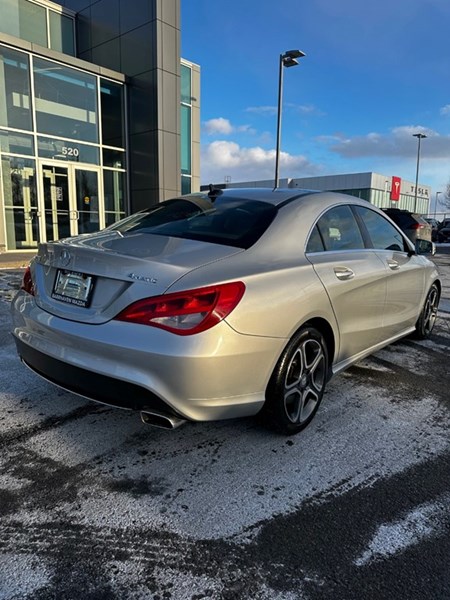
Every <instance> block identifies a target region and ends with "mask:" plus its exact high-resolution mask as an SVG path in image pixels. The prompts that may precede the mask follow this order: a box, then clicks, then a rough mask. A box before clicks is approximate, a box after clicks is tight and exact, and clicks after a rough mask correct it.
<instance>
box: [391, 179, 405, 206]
mask: <svg viewBox="0 0 450 600" xmlns="http://www.w3.org/2000/svg"><path fill="white" fill-rule="evenodd" d="M401 187H402V180H401V179H400V177H392V185H391V200H393V201H394V202H398V201H399V200H400V189H401Z"/></svg>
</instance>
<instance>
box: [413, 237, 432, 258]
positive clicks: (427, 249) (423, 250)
mask: <svg viewBox="0 0 450 600" xmlns="http://www.w3.org/2000/svg"><path fill="white" fill-rule="evenodd" d="M416 253H417V254H431V255H432V256H434V255H435V254H436V246H435V245H434V243H433V242H430V241H429V240H416Z"/></svg>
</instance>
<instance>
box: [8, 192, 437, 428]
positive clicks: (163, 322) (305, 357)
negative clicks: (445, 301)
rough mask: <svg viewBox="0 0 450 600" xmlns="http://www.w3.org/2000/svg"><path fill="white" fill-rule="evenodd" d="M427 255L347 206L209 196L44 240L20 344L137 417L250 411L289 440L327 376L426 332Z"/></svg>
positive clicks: (432, 288) (27, 282) (431, 301)
mask: <svg viewBox="0 0 450 600" xmlns="http://www.w3.org/2000/svg"><path fill="white" fill-rule="evenodd" d="M422 250H423V251H424V252H426V253H430V252H432V250H433V244H432V243H431V241H427V240H420V241H418V242H417V243H416V246H414V245H413V244H412V243H411V242H410V240H409V239H408V238H407V237H406V236H405V235H404V234H403V232H402V231H401V230H400V229H399V228H398V227H397V226H396V225H395V224H394V223H393V222H392V221H391V220H389V219H388V218H387V217H386V216H385V215H384V214H383V212H381V211H380V210H379V209H377V208H375V207H374V206H372V205H370V204H368V203H367V202H366V201H364V200H359V199H357V198H353V197H352V196H347V195H344V194H336V193H332V192H310V191H305V190H303V191H302V190H282V189H276V190H269V189H233V190H231V189H230V190H223V191H221V190H214V189H212V190H211V191H210V193H209V194H207V193H204V194H190V195H186V196H180V197H177V198H174V199H172V200H167V201H165V202H162V203H160V204H156V205H154V206H151V207H150V208H148V209H147V210H143V211H141V212H139V213H136V214H135V215H132V216H130V217H128V218H126V219H124V220H122V221H119V222H118V223H116V224H114V225H111V226H110V227H108V228H107V229H105V230H103V231H99V232H97V233H92V234H85V235H81V236H78V237H73V238H69V239H66V240H60V241H55V242H49V243H44V244H41V245H40V246H39V251H38V255H37V256H36V257H35V259H34V260H33V261H32V263H31V265H30V267H29V269H28V270H27V271H26V272H25V275H24V280H23V284H22V288H21V290H20V291H19V292H18V294H17V296H16V297H15V299H14V300H13V302H12V317H13V335H14V339H15V342H16V345H17V350H18V353H19V355H20V357H21V359H22V361H23V362H24V363H25V364H26V365H28V366H29V367H30V368H31V369H32V370H34V371H35V372H36V373H37V374H39V375H41V376H42V377H44V378H46V379H47V380H49V381H51V382H53V383H55V384H57V385H59V386H61V387H63V388H66V389H68V390H71V391H73V392H75V393H77V394H80V395H82V396H85V397H87V398H92V399H93V400H97V401H99V402H103V403H106V404H110V405H113V406H119V407H122V408H130V409H134V410H137V411H139V412H140V413H141V416H142V419H143V421H144V422H146V423H149V424H153V425H159V426H163V427H166V428H174V427H176V426H178V425H180V424H181V423H183V422H184V421H186V420H192V421H208V420H217V419H227V418H231V417H244V416H250V415H256V414H259V415H260V418H261V419H262V420H263V421H264V422H265V423H266V424H268V425H269V426H271V427H274V428H275V429H277V430H278V431H281V432H283V433H285V434H293V433H297V432H298V431H300V430H301V429H303V428H304V427H305V426H306V425H307V424H308V423H309V422H310V421H311V419H312V418H313V417H314V415H315V413H316V411H317V409H318V407H319V404H320V402H321V400H322V397H323V395H324V390H325V387H326V384H327V382H328V380H329V379H330V377H331V376H332V375H334V374H337V373H339V372H340V371H342V370H343V369H346V368H347V367H349V366H350V365H352V364H353V363H355V362H357V361H360V360H361V359H362V358H364V357H365V356H367V355H368V354H371V353H373V352H375V351H377V350H379V349H380V348H383V347H384V346H386V345H387V344H390V343H392V342H394V341H396V340H398V339H400V338H403V337H404V336H406V335H409V334H415V335H416V336H417V337H419V338H425V337H427V336H428V335H430V333H431V331H432V329H433V326H434V323H435V320H436V314H437V309H438V304H439V297H440V292H441V283H440V280H439V276H438V272H437V269H436V267H435V265H434V264H433V263H432V262H431V261H430V260H428V258H427V257H426V256H422V255H420V252H421V251H422Z"/></svg>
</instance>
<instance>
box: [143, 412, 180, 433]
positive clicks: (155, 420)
mask: <svg viewBox="0 0 450 600" xmlns="http://www.w3.org/2000/svg"><path fill="white" fill-rule="evenodd" d="M141 419H142V422H143V423H145V424H146V425H153V427H160V428H161V429H177V427H180V425H183V424H184V423H186V420H185V419H181V418H179V417H174V416H172V415H163V414H161V413H158V412H149V411H144V410H143V411H141Z"/></svg>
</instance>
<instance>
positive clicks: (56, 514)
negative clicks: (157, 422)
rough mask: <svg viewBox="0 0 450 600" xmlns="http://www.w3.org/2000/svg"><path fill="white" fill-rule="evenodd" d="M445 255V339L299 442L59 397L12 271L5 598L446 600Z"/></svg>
mask: <svg viewBox="0 0 450 600" xmlns="http://www.w3.org/2000/svg"><path fill="white" fill-rule="evenodd" d="M446 251H447V248H444V247H442V248H440V249H439V252H438V254H437V255H436V256H435V262H436V264H437V266H438V268H439V270H440V272H441V276H442V281H443V285H444V290H443V301H442V303H441V309H440V312H439V315H438V320H437V324H436V327H435V330H434V332H433V335H432V337H431V339H430V340H427V341H423V342H418V341H415V340H410V339H407V340H404V341H401V342H399V343H396V344H394V345H392V346H390V347H388V348H386V349H384V350H382V351H381V352H378V353H377V354H376V355H374V356H373V357H370V358H369V359H366V360H364V361H362V362H361V363H359V364H358V365H356V366H355V367H353V368H351V369H349V370H348V371H347V372H345V373H343V374H342V375H340V376H338V377H336V378H335V379H334V380H333V381H332V382H331V384H330V385H329V388H328V391H327V393H326V396H325V398H324V401H323V403H322V406H321V408H320V411H319V413H318V415H317V416H316V418H315V420H314V421H313V423H312V424H311V425H310V426H309V427H308V428H307V429H306V430H305V431H304V432H302V433H301V434H300V435H298V436H295V437H292V438H285V437H282V436H279V435H275V434H273V433H269V432H267V431H266V430H263V429H261V428H260V427H259V426H258V425H257V423H256V422H255V421H254V420H252V419H242V420H238V421H233V422H220V423H204V424H200V423H197V424H187V425H185V426H184V427H182V428H180V429H177V430H175V431H172V432H169V431H164V430H158V429H154V428H151V427H148V426H146V425H144V424H142V423H141V421H140V419H139V417H138V416H137V415H135V414H132V413H129V412H125V411H120V410H117V409H111V408H108V407H104V406H100V405H97V404H95V403H91V402H88V401H87V400H85V399H82V398H79V397H77V396H74V395H72V394H70V393H67V392H65V391H62V390H59V389H55V388H54V387H53V386H51V385H50V384H48V383H46V382H45V381H43V380H41V379H40V378H38V377H37V376H36V375H34V374H33V373H31V372H30V371H28V370H27V369H26V368H25V367H24V366H23V365H22V364H21V363H20V361H19V360H18V358H17V357H16V354H15V350H14V344H13V342H12V338H11V336H10V333H9V329H10V320H9V301H10V299H11V297H12V295H13V294H14V293H15V290H16V289H17V286H18V285H19V281H20V275H21V270H20V269H17V266H19V265H18V263H15V264H13V265H10V266H12V268H9V269H5V268H3V269H0V360H1V365H2V369H1V374H0V406H1V412H0V599H1V600H19V599H20V600H23V599H26V600H47V599H48V600H50V599H57V600H60V599H77V600H78V599H81V598H82V599H83V600H85V599H88V600H91V599H92V600H94V599H95V600H100V599H105V600H116V599H117V600H119V599H120V600H123V599H133V600H134V599H153V600H160V599H172V600H200V599H202V598H207V599H212V600H232V599H233V600H234V599H236V600H246V599H248V600H255V599H275V600H297V599H300V600H353V599H354V600H361V599H364V600H370V599H373V600H378V599H380V600H381V599H383V600H384V599H386V600H387V599H390V600H392V599H394V600H396V599H401V600H405V599H408V600H419V599H420V600H424V599H425V600H426V599H430V600H448V599H449V598H450V570H449V568H448V557H449V556H450V443H449V434H448V431H449V424H450V399H449V392H448V390H449V389H450V372H449V369H448V357H449V349H450V254H446V253H445V252H446ZM0 258H1V257H0ZM4 264H5V263H4ZM0 266H1V260H0Z"/></svg>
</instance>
